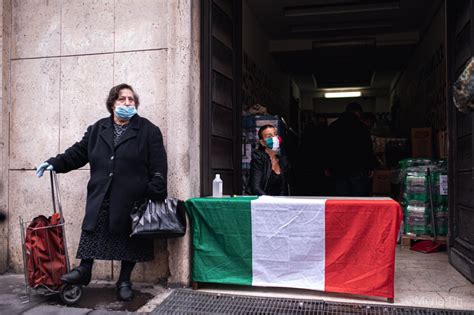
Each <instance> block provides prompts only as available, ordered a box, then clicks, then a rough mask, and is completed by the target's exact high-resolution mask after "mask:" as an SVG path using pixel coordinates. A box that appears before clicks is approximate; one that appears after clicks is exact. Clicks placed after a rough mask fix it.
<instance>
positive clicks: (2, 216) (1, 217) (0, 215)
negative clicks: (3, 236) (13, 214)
mask: <svg viewBox="0 0 474 315" xmlns="http://www.w3.org/2000/svg"><path fill="white" fill-rule="evenodd" d="M6 219H7V215H6V214H5V213H3V212H0V222H3V221H5V220H6Z"/></svg>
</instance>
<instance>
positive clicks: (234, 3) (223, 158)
mask: <svg viewBox="0 0 474 315" xmlns="http://www.w3.org/2000/svg"><path fill="white" fill-rule="evenodd" d="M241 5H242V3H241V1H240V0H201V69H202V70H201V95H202V99H201V160H202V170H201V195H203V196H207V195H210V194H211V193H212V180H213V178H214V177H215V174H220V175H221V178H222V180H223V182H224V194H237V193H240V192H239V191H238V190H236V189H237V187H241V185H240V170H241V161H240V159H238V158H237V157H240V154H241V153H240V145H241V137H240V134H241V131H240V116H241V101H240V95H241V92H240V90H241V83H240V82H241V81H240V76H241V71H242V70H241V55H242V51H241V34H242V30H241V28H242V26H241V19H242V18H241V15H242V7H241Z"/></svg>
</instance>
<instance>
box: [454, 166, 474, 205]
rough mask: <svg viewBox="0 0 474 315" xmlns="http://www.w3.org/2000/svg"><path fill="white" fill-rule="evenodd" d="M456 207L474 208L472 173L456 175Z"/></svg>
mask: <svg viewBox="0 0 474 315" xmlns="http://www.w3.org/2000/svg"><path fill="white" fill-rule="evenodd" d="M456 191H457V195H458V198H457V205H456V206H464V207H474V200H473V198H472V196H474V185H473V181H472V173H471V172H466V173H458V175H457V180H456Z"/></svg>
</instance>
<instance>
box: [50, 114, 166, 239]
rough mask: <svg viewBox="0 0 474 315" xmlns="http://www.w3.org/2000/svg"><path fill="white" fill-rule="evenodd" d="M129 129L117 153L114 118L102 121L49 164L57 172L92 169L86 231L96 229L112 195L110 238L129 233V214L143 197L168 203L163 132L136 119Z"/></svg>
mask: <svg viewBox="0 0 474 315" xmlns="http://www.w3.org/2000/svg"><path fill="white" fill-rule="evenodd" d="M129 124H130V125H129V127H128V129H127V130H126V132H125V134H124V135H123V136H122V138H120V140H119V142H118V143H117V146H116V147H115V148H114V146H113V136H114V126H113V119H112V117H107V118H103V119H101V120H99V121H97V122H96V123H95V124H93V125H92V126H89V127H88V128H87V131H86V133H85V134H84V136H83V138H82V140H81V141H79V142H76V143H75V144H74V145H73V146H71V147H70V148H69V149H67V150H66V151H65V152H64V153H63V154H59V155H57V156H56V157H54V158H50V159H49V160H48V161H47V162H48V163H50V164H51V165H53V167H54V169H55V170H56V171H57V172H58V173H67V172H69V171H71V170H74V169H78V168H80V167H82V166H84V165H86V164H87V163H89V164H90V179H89V183H88V184H87V202H86V213H85V217H84V221H83V223H82V229H83V230H86V231H92V230H93V229H94V228H95V225H96V222H97V217H98V214H99V209H100V206H101V204H102V201H103V199H104V197H105V195H106V193H107V191H108V190H110V192H109V193H110V215H109V218H110V231H111V232H112V233H128V232H129V231H130V229H131V227H130V224H131V222H130V210H131V209H132V204H133V202H134V201H136V200H139V199H142V198H145V197H149V198H151V199H164V198H166V195H167V190H166V177H167V172H168V166H167V159H166V152H165V149H164V146H163V137H162V135H161V131H160V129H159V128H158V127H157V126H155V125H154V124H153V123H151V122H150V121H149V120H147V119H145V118H142V117H139V116H138V115H135V116H134V117H133V118H132V119H131V120H130V123H129Z"/></svg>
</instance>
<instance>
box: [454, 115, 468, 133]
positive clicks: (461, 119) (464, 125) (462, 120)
mask: <svg viewBox="0 0 474 315" xmlns="http://www.w3.org/2000/svg"><path fill="white" fill-rule="evenodd" d="M454 114H455V115H456V123H457V124H456V127H457V137H458V138H461V137H464V136H466V135H468V134H470V133H471V132H472V117H471V114H465V113H461V112H459V111H456V112H455V113H454Z"/></svg>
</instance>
